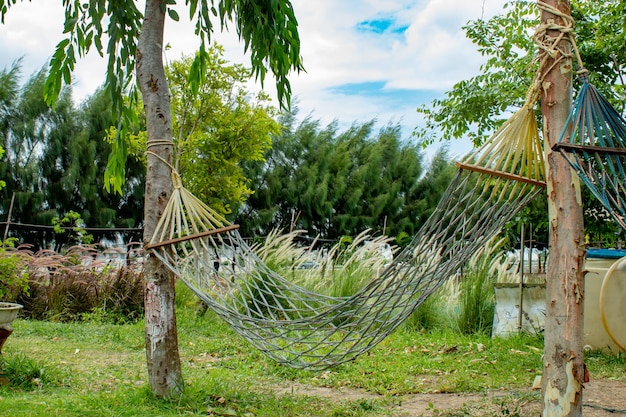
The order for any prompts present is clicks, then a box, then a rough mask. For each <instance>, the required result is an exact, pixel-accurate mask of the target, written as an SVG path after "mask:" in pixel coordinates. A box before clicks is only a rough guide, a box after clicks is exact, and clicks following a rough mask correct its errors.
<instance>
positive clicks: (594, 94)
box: [553, 77, 626, 230]
mask: <svg viewBox="0 0 626 417" xmlns="http://www.w3.org/2000/svg"><path fill="white" fill-rule="evenodd" d="M553 148H554V150H558V151H559V152H561V154H563V155H564V156H565V157H566V159H567V160H568V161H569V163H570V165H571V166H572V168H573V169H574V170H575V171H576V173H577V174H578V176H579V177H580V179H581V181H582V182H583V183H584V184H585V185H586V186H587V187H588V188H589V190H590V191H591V193H592V194H593V195H594V196H595V197H596V198H597V199H598V200H599V201H600V202H601V203H602V205H603V206H604V207H605V208H606V209H607V210H608V212H609V213H610V214H611V217H613V219H615V221H616V222H617V223H618V224H619V225H620V226H621V227H622V229H624V230H626V220H625V217H626V174H625V172H624V164H625V163H626V120H625V119H624V118H623V117H622V116H621V115H620V114H619V112H618V111H617V110H615V108H613V106H611V104H610V103H609V102H608V100H607V99H606V98H605V97H604V96H602V94H600V92H599V91H598V90H596V88H595V87H594V86H593V85H591V84H590V83H589V81H588V79H587V77H584V78H583V85H582V87H581V89H580V91H579V93H578V96H577V97H576V101H575V102H574V105H573V106H572V111H571V113H570V115H569V117H568V119H567V122H566V124H565V128H564V130H563V133H562V134H561V137H560V138H559V141H558V142H557V143H556V144H555V145H554V147H553Z"/></svg>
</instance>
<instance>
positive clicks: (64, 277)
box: [19, 246, 144, 323]
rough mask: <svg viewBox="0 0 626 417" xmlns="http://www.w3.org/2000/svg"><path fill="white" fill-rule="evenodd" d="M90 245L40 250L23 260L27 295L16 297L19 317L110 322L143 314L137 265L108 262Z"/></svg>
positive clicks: (141, 291) (140, 276)
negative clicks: (22, 306) (64, 251)
mask: <svg viewBox="0 0 626 417" xmlns="http://www.w3.org/2000/svg"><path fill="white" fill-rule="evenodd" d="M101 255H102V253H101V252H100V251H98V250H96V249H95V248H94V247H89V246H75V247H72V248H70V250H68V252H66V253H64V254H60V253H57V252H54V251H49V250H43V251H39V252H37V253H35V254H31V255H30V256H29V258H28V264H27V269H28V274H29V277H30V281H29V285H30V293H29V294H23V295H22V296H21V297H20V298H19V301H20V303H21V304H23V305H24V310H23V315H24V316H26V317H30V318H35V319H42V320H54V321H61V322H68V321H76V320H84V319H90V318H93V317H97V318H98V319H99V320H105V321H108V322H113V323H120V322H135V321H137V320H139V319H141V318H142V317H143V311H144V307H143V291H144V284H143V276H142V274H141V272H140V270H139V268H138V267H139V266H140V265H123V266H114V265H110V264H108V263H107V262H105V261H102V260H101V259H102V256H101Z"/></svg>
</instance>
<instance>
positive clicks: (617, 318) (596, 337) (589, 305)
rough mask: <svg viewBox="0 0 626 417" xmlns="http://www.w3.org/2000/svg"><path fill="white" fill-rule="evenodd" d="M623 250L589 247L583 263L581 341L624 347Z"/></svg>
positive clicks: (603, 346)
mask: <svg viewBox="0 0 626 417" xmlns="http://www.w3.org/2000/svg"><path fill="white" fill-rule="evenodd" d="M625 254H626V251H623V250H616V249H588V250H587V261H586V264H585V267H586V270H587V274H586V275H585V307H584V308H585V310H584V314H585V318H584V335H585V336H584V337H585V339H584V344H585V346H588V347H591V348H593V349H603V350H608V351H611V352H614V353H617V352H619V351H623V350H626V347H625V346H626V258H624V257H622V258H620V256H624V255H625Z"/></svg>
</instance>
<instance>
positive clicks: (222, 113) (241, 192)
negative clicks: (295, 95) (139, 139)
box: [166, 46, 280, 214]
mask: <svg viewBox="0 0 626 417" xmlns="http://www.w3.org/2000/svg"><path fill="white" fill-rule="evenodd" d="M207 54H208V57H207V60H206V66H207V75H206V77H205V79H204V81H203V82H202V83H201V84H200V85H199V86H198V88H197V91H194V89H192V88H191V86H190V83H189V80H188V75H189V71H190V67H191V65H192V64H193V60H192V58H190V57H186V58H182V59H181V60H178V61H174V62H172V63H171V64H170V65H168V67H167V68H166V74H167V78H168V81H169V83H170V89H171V92H172V114H173V125H174V132H175V133H174V134H175V138H174V146H175V149H176V158H177V163H176V165H177V166H178V171H179V172H180V174H181V176H182V177H183V178H184V179H185V183H186V186H187V188H189V190H191V191H192V192H193V193H194V194H195V195H196V196H198V198H200V199H201V200H202V201H204V202H206V203H207V204H208V205H209V206H211V208H213V209H215V210H218V211H221V212H222V213H223V214H227V213H230V212H231V208H230V206H231V204H240V203H242V202H243V201H244V200H245V199H246V197H248V196H249V195H250V194H252V193H253V191H252V190H251V189H250V188H249V187H248V182H249V181H248V179H247V178H246V177H245V175H244V172H243V168H242V164H243V163H244V162H245V161H263V157H264V153H265V150H266V149H268V148H269V147H270V146H271V136H272V135H275V134H278V133H279V132H280V127H279V125H278V123H277V122H276V121H275V120H274V117H275V116H276V110H275V109H274V108H273V107H272V106H271V105H270V98H269V96H268V95H267V94H266V93H264V92H260V93H257V94H256V95H252V94H251V93H250V92H249V91H248V90H247V89H246V88H245V84H246V83H247V82H249V81H250V80H251V78H252V72H251V70H250V69H248V68H245V67H244V66H243V65H237V64H229V63H228V62H227V61H226V60H225V59H224V57H223V49H222V48H221V47H220V46H212V47H211V48H209V50H208V52H207Z"/></svg>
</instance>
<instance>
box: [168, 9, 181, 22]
mask: <svg viewBox="0 0 626 417" xmlns="http://www.w3.org/2000/svg"><path fill="white" fill-rule="evenodd" d="M167 13H168V14H169V15H170V19H172V20H173V21H175V22H178V21H179V20H180V17H179V16H178V12H177V11H176V10H174V9H167Z"/></svg>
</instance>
